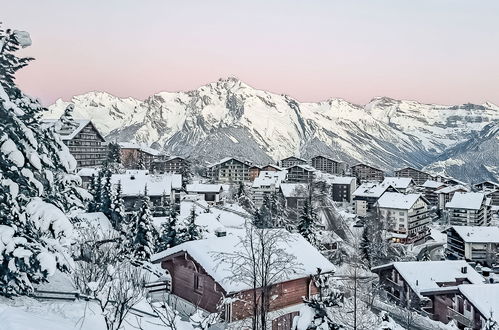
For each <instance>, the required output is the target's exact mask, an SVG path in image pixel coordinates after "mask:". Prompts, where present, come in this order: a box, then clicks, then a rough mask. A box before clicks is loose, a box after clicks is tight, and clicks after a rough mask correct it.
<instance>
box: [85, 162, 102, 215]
mask: <svg viewBox="0 0 499 330" xmlns="http://www.w3.org/2000/svg"><path fill="white" fill-rule="evenodd" d="M103 173H104V172H103V171H102V170H100V171H99V172H97V176H95V175H92V184H91V188H90V190H89V193H90V194H91V195H92V197H93V198H92V200H91V201H90V202H89V203H88V212H99V211H100V210H101V206H102V180H103Z"/></svg>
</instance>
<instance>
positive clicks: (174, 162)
mask: <svg viewBox="0 0 499 330" xmlns="http://www.w3.org/2000/svg"><path fill="white" fill-rule="evenodd" d="M157 158H161V156H160V157H157ZM188 167H189V161H188V160H187V159H186V158H184V157H180V156H171V157H167V158H163V159H154V160H153V161H152V162H151V172H152V173H157V174H163V173H177V174H183V173H185V171H186V170H188Z"/></svg>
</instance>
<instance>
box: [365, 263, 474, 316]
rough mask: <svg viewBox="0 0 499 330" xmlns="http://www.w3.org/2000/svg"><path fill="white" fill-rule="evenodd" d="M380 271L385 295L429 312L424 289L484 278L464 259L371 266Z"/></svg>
mask: <svg viewBox="0 0 499 330" xmlns="http://www.w3.org/2000/svg"><path fill="white" fill-rule="evenodd" d="M371 270H372V271H373V272H374V273H376V274H378V275H379V280H380V284H381V285H382V286H383V288H384V290H385V292H386V294H387V296H388V298H389V299H390V300H392V301H393V302H395V303H396V304H398V305H400V306H403V307H411V308H414V309H416V310H419V311H421V312H422V313H423V314H424V313H426V314H427V315H428V314H432V310H433V305H432V304H431V302H430V301H428V300H427V299H425V298H424V296H423V292H426V291H430V290H445V289H446V288H447V287H452V286H457V285H460V284H481V283H483V282H484V278H483V277H482V276H481V275H480V274H479V273H477V271H476V270H474V269H473V268H472V267H471V266H470V265H469V264H468V263H467V262H466V261H464V260H443V261H409V262H393V263H389V264H386V265H382V266H378V267H374V268H372V269H371Z"/></svg>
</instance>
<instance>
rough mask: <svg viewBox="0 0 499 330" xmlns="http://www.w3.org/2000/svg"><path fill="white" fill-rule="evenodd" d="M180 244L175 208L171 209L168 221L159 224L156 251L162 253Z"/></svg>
mask: <svg viewBox="0 0 499 330" xmlns="http://www.w3.org/2000/svg"><path fill="white" fill-rule="evenodd" d="M180 243H181V237H180V233H179V228H178V219H177V211H176V210H175V208H171V209H170V215H169V217H168V221H167V222H165V223H162V224H161V232H160V235H159V240H158V245H157V247H156V251H157V252H159V251H164V250H166V249H168V248H171V247H174V246H176V245H178V244H180Z"/></svg>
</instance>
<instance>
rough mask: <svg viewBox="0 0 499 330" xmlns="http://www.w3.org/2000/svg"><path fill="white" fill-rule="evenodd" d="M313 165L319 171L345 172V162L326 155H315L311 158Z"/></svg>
mask: <svg viewBox="0 0 499 330" xmlns="http://www.w3.org/2000/svg"><path fill="white" fill-rule="evenodd" d="M311 165H312V167H313V168H315V169H316V170H318V171H321V172H324V173H330V174H344V173H345V170H346V168H345V163H343V162H339V161H336V160H334V159H331V158H328V157H325V156H315V157H313V158H312V160H311Z"/></svg>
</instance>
